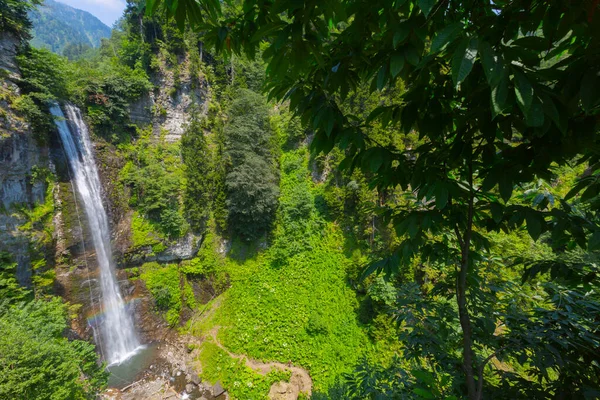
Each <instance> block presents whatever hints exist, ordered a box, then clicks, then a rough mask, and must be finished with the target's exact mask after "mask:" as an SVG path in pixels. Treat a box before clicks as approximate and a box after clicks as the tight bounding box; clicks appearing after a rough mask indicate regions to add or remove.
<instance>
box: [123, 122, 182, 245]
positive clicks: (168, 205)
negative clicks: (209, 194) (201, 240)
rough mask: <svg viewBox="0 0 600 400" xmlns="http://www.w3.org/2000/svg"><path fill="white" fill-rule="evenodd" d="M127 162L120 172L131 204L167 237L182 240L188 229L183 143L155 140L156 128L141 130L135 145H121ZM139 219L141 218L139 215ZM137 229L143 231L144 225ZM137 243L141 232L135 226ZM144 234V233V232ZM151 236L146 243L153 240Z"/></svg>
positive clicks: (161, 139) (147, 237)
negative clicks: (184, 210)
mask: <svg viewBox="0 0 600 400" xmlns="http://www.w3.org/2000/svg"><path fill="white" fill-rule="evenodd" d="M119 148H120V150H121V152H122V153H123V156H124V158H125V159H126V160H127V163H126V164H125V166H124V167H123V169H122V170H121V173H120V178H121V182H122V183H123V184H124V185H125V186H126V187H127V188H129V190H130V197H129V203H130V205H131V206H134V207H135V208H136V209H137V210H138V211H139V213H140V214H141V215H143V216H144V217H146V218H148V219H149V220H150V221H151V222H152V227H154V228H157V230H158V231H159V232H160V233H162V234H163V235H165V236H168V237H171V238H178V237H180V236H182V235H184V234H185V233H186V232H187V230H188V227H187V225H186V222H185V218H184V217H183V216H182V213H181V208H182V207H181V204H180V202H181V201H180V198H181V192H182V186H183V177H184V173H183V171H182V166H181V161H180V159H181V156H180V145H179V143H167V142H166V141H165V140H164V139H163V138H160V139H159V140H158V141H156V140H154V139H153V138H152V128H148V129H146V130H143V131H140V132H139V136H138V139H137V140H136V141H135V142H133V143H131V144H123V145H120V146H119ZM138 220H139V216H138ZM133 223H137V224H138V226H137V228H142V226H141V225H142V224H141V223H140V222H136V221H135V219H134V220H133ZM133 231H134V242H136V237H140V236H142V235H141V234H139V235H138V234H137V231H139V229H136V228H135V227H134V229H133ZM142 232H144V231H142ZM151 236H153V235H152V234H151V233H148V234H145V238H142V237H141V238H140V239H142V240H141V241H138V242H143V241H145V240H152V239H151Z"/></svg>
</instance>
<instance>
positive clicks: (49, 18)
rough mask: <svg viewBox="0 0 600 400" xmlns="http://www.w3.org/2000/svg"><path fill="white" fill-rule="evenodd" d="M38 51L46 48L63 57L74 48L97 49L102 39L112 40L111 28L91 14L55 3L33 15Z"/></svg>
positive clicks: (42, 7) (47, 4)
mask: <svg viewBox="0 0 600 400" xmlns="http://www.w3.org/2000/svg"><path fill="white" fill-rule="evenodd" d="M29 18H30V19H31V21H32V23H33V39H32V41H31V44H32V45H33V46H35V47H44V48H47V49H49V50H52V51H53V52H55V53H59V54H62V53H63V50H64V49H65V47H67V46H68V45H71V44H77V45H82V46H83V47H87V46H90V47H98V46H99V45H100V39H102V38H104V37H109V36H110V28H109V27H108V26H106V25H105V24H104V23H102V22H101V21H100V20H99V19H98V18H96V17H94V16H93V15H92V14H90V13H88V12H86V11H82V10H78V9H76V8H73V7H69V6H67V5H65V4H62V3H59V2H56V1H54V0H46V1H45V2H44V4H42V5H41V6H39V7H38V9H37V10H34V11H32V12H31V13H30V15H29Z"/></svg>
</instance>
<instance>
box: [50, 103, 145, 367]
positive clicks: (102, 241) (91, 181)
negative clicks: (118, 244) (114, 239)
mask: <svg viewBox="0 0 600 400" xmlns="http://www.w3.org/2000/svg"><path fill="white" fill-rule="evenodd" d="M64 108H65V111H66V113H67V118H68V120H69V121H70V122H71V127H70V126H69V124H67V121H65V116H64V114H63V112H62V110H61V108H60V107H59V106H58V105H57V104H55V105H52V106H51V107H50V112H51V113H52V115H54V116H55V123H56V126H57V127H58V132H59V134H60V138H61V140H62V144H63V147H64V150H65V153H66V156H67V159H68V161H69V166H70V168H71V171H72V174H73V177H72V179H73V180H74V182H75V188H76V190H77V192H78V193H79V196H80V198H81V200H82V201H83V208H84V209H85V214H86V217H87V219H88V223H89V228H90V233H91V234H92V242H93V245H94V249H95V250H96V258H97V260H98V267H99V268H100V286H101V290H102V308H103V315H104V318H103V319H102V321H101V325H100V332H101V342H102V343H101V344H102V347H103V349H104V353H105V354H104V356H105V358H106V361H107V362H108V363H109V364H119V363H121V362H123V361H125V360H126V359H127V358H129V357H130V356H131V355H133V354H134V353H135V352H136V351H137V350H138V349H139V348H140V343H139V341H138V338H137V335H136V333H135V329H134V326H133V321H132V318H131V316H130V315H129V313H128V312H127V309H126V308H125V303H124V302H123V298H122V297H121V293H120V291H119V286H118V285H117V281H116V278H115V272H114V269H115V266H114V261H113V258H112V248H111V244H110V234H109V232H110V231H109V229H108V217H107V215H106V210H105V209H104V206H103V204H102V198H101V196H100V193H101V192H100V190H101V184H100V178H99V175H98V170H97V168H96V163H95V161H94V156H93V153H92V148H91V141H90V137H89V133H88V130H87V127H86V125H85V123H84V122H83V119H82V118H81V112H80V111H79V109H78V108H77V107H74V106H72V105H69V104H67V105H65V106H64Z"/></svg>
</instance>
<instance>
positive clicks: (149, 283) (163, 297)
mask: <svg viewBox="0 0 600 400" xmlns="http://www.w3.org/2000/svg"><path fill="white" fill-rule="evenodd" d="M140 278H142V280H143V281H144V282H145V284H146V287H147V288H148V290H149V291H150V293H152V296H153V297H154V299H155V304H156V308H157V309H158V310H159V311H161V312H164V313H165V319H166V320H167V322H168V323H169V325H171V326H176V325H177V324H178V323H179V316H180V314H181V312H182V310H183V308H184V307H190V309H193V308H194V307H195V305H196V301H195V299H194V292H193V291H192V288H191V286H190V284H189V283H188V282H187V281H186V279H185V276H183V275H181V274H180V272H179V267H178V266H177V265H175V264H169V265H164V266H163V265H160V264H158V263H155V262H152V263H147V264H144V265H142V267H141V274H140Z"/></svg>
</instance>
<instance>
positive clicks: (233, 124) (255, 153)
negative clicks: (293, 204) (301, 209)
mask: <svg viewBox="0 0 600 400" xmlns="http://www.w3.org/2000/svg"><path fill="white" fill-rule="evenodd" d="M224 134H225V138H226V142H225V151H226V157H227V163H228V168H227V175H226V177H225V187H226V191H227V210H228V221H227V224H228V226H229V228H230V229H231V230H232V231H233V232H235V233H236V234H238V235H240V236H241V237H243V238H246V239H255V238H257V237H258V236H260V235H261V234H263V233H264V232H266V231H267V230H268V229H269V228H270V226H271V223H272V220H273V217H274V215H275V210H276V209H277V196H278V194H279V193H278V192H279V190H278V188H277V176H276V175H275V173H274V167H275V166H274V164H275V162H274V157H273V151H272V150H273V146H272V144H271V143H272V142H273V139H272V137H273V136H272V132H271V126H270V124H269V118H268V108H267V105H266V103H265V101H264V99H263V98H262V97H261V96H260V95H259V94H256V93H254V92H252V91H250V90H240V91H239V92H238V93H237V95H236V96H235V100H234V101H233V102H232V103H231V106H230V107H229V110H228V118H227V124H226V125H225V128H224Z"/></svg>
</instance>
